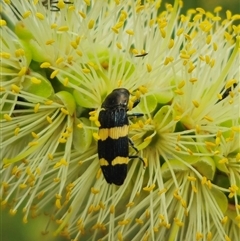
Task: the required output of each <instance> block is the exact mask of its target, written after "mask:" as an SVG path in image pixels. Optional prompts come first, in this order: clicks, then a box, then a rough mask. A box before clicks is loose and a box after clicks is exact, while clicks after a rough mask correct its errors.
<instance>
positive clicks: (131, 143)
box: [128, 138, 139, 153]
mask: <svg viewBox="0 0 240 241" xmlns="http://www.w3.org/2000/svg"><path fill="white" fill-rule="evenodd" d="M128 141H129V144H130V145H131V147H132V148H133V149H134V150H135V151H136V152H137V153H138V152H139V150H138V149H137V148H136V147H135V146H134V143H133V141H132V140H131V139H130V138H128Z"/></svg>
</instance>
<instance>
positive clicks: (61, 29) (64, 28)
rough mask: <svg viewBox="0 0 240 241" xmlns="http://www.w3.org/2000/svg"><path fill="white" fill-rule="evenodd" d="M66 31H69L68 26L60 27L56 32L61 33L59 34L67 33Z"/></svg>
mask: <svg viewBox="0 0 240 241" xmlns="http://www.w3.org/2000/svg"><path fill="white" fill-rule="evenodd" d="M68 30H69V27H68V26H61V27H59V28H58V31H61V32H67V31H68Z"/></svg>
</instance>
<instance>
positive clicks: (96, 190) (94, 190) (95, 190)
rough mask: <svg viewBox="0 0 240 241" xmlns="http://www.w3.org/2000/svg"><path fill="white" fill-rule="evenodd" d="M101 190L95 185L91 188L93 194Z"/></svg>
mask: <svg viewBox="0 0 240 241" xmlns="http://www.w3.org/2000/svg"><path fill="white" fill-rule="evenodd" d="M99 192H100V190H99V189H96V188H94V187H92V188H91V193H93V194H98V193H99Z"/></svg>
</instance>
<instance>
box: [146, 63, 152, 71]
mask: <svg viewBox="0 0 240 241" xmlns="http://www.w3.org/2000/svg"><path fill="white" fill-rule="evenodd" d="M146 66H147V71H148V73H150V72H151V71H152V66H151V65H150V64H147V65H146Z"/></svg>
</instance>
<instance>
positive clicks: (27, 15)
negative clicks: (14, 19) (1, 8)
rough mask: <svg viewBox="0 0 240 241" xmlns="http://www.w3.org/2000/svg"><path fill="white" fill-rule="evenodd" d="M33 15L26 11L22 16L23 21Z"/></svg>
mask: <svg viewBox="0 0 240 241" xmlns="http://www.w3.org/2000/svg"><path fill="white" fill-rule="evenodd" d="M31 14H32V13H31V12H30V11H26V12H25V13H23V14H22V17H23V19H25V18H28V17H29V16H30V15H31Z"/></svg>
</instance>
